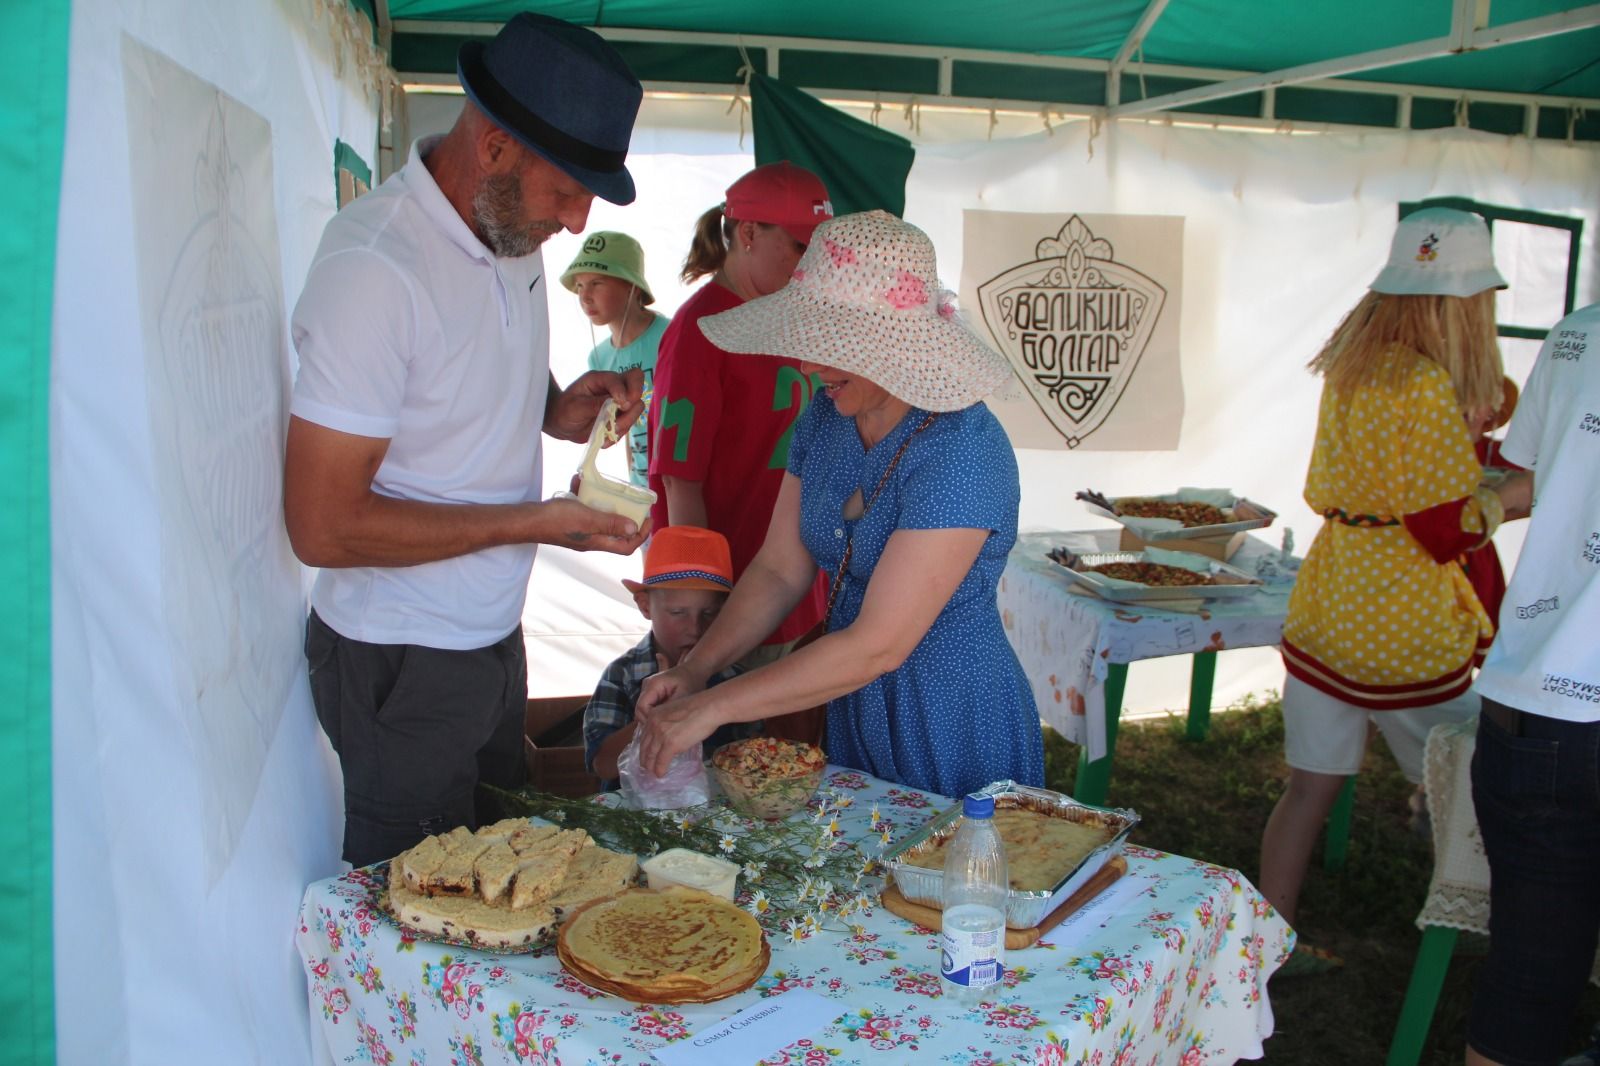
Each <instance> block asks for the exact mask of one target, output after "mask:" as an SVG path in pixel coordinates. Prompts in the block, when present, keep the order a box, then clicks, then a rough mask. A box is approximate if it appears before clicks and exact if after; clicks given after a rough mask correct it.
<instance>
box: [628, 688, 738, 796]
mask: <svg viewBox="0 0 1600 1066" xmlns="http://www.w3.org/2000/svg"><path fill="white" fill-rule="evenodd" d="M657 676H660V675H657ZM637 720H638V722H639V723H640V725H639V728H640V729H641V730H642V732H641V733H640V734H639V763H640V765H642V766H643V767H644V768H645V769H647V770H649V771H650V772H651V773H653V774H655V775H656V776H657V777H660V776H662V775H664V774H665V773H666V772H667V767H669V766H671V765H672V760H673V759H675V758H677V757H678V756H679V755H680V754H682V753H683V752H685V751H687V750H688V749H689V748H691V747H693V746H695V745H696V744H699V743H700V742H701V741H703V740H705V739H706V738H707V737H709V736H710V735H711V734H712V733H714V732H716V730H717V725H718V723H717V721H716V717H715V715H714V714H713V713H712V711H711V709H710V708H709V707H708V706H706V705H705V702H704V699H703V697H702V696H700V695H698V694H696V695H693V696H685V697H682V698H680V699H674V700H670V701H669V702H666V703H661V704H657V705H656V706H655V707H653V708H652V709H650V710H648V711H643V712H640V713H639V714H638V719H637Z"/></svg>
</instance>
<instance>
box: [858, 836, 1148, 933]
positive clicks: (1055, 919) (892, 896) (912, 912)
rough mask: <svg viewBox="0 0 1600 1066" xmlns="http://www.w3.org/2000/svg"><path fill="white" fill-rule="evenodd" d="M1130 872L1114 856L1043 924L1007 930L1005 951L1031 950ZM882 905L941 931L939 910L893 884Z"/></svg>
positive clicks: (1122, 862)
mask: <svg viewBox="0 0 1600 1066" xmlns="http://www.w3.org/2000/svg"><path fill="white" fill-rule="evenodd" d="M1127 872H1128V860H1127V859H1125V858H1123V857H1122V856H1121V855H1117V856H1114V857H1113V858H1112V860H1111V861H1110V862H1108V863H1106V864H1105V865H1104V866H1102V867H1101V868H1100V870H1099V871H1098V872H1097V873H1096V874H1095V875H1094V876H1093V877H1091V878H1089V880H1087V881H1085V882H1084V883H1083V884H1082V885H1080V886H1079V887H1078V890H1077V891H1076V892H1074V893H1073V894H1072V895H1070V896H1068V897H1067V898H1066V899H1064V900H1062V901H1061V905H1060V906H1058V907H1057V908H1056V909H1055V910H1053V911H1051V912H1050V913H1049V914H1047V915H1045V917H1044V920H1043V921H1041V922H1040V923H1039V924H1038V925H1036V926H1034V927H1033V928H1031V929H1011V928H1007V929H1006V950H1007V951H1016V950H1019V949H1021V948H1031V947H1033V945H1034V944H1035V943H1037V942H1038V940H1039V938H1040V937H1041V936H1043V935H1044V934H1045V933H1047V932H1049V931H1050V930H1051V929H1053V928H1055V927H1056V926H1057V925H1059V924H1060V922H1061V920H1062V919H1063V918H1065V917H1066V916H1067V915H1069V914H1071V913H1072V912H1073V911H1076V910H1079V909H1081V908H1082V907H1083V906H1084V905H1085V904H1087V903H1088V902H1089V901H1090V900H1092V899H1094V898H1095V897H1096V896H1098V895H1099V894H1100V893H1102V892H1104V891H1105V890H1106V889H1107V888H1109V887H1110V886H1111V884H1112V882H1114V881H1115V880H1116V879H1117V878H1119V877H1121V876H1122V875H1123V874H1125V873H1127ZM882 898H883V905H884V906H885V907H887V908H888V909H889V910H890V911H891V912H892V913H894V914H898V915H899V916H900V917H902V918H904V919H905V920H906V921H908V922H916V923H917V924H918V925H920V926H922V927H923V928H925V929H932V930H933V931H934V932H938V931H939V924H940V917H941V916H940V913H939V911H938V910H937V909H935V908H933V907H929V906H927V905H925V904H922V903H912V902H911V901H910V900H908V899H906V898H905V897H904V896H902V895H901V894H900V890H899V889H898V888H896V887H895V886H894V885H893V884H892V883H891V884H890V885H889V886H888V887H886V888H885V889H884V890H883V897H882Z"/></svg>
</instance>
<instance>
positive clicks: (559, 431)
mask: <svg viewBox="0 0 1600 1066" xmlns="http://www.w3.org/2000/svg"><path fill="white" fill-rule="evenodd" d="M643 397H644V371H643V370H640V369H639V368H638V367H635V368H634V369H632V370H629V371H626V372H625V373H621V374H614V373H612V372H611V371H609V370H591V371H589V372H588V373H586V374H584V375H583V376H582V377H580V378H578V379H577V380H576V381H574V382H573V383H572V384H571V385H568V386H567V387H566V388H565V389H563V388H561V387H560V386H559V385H557V384H556V379H555V377H554V376H553V375H552V376H551V378H550V394H549V398H548V399H546V401H545V405H544V431H545V432H546V433H548V434H550V436H552V437H556V438H559V439H561V440H570V441H574V442H576V443H578V444H583V443H585V442H586V441H588V439H589V430H590V429H592V428H593V427H594V420H595V418H597V417H598V416H599V414H600V407H601V405H603V404H604V403H605V402H606V400H608V399H611V400H615V401H617V437H618V438H619V439H621V438H622V437H623V436H625V434H624V433H623V431H624V430H625V429H627V428H628V427H629V426H631V425H633V422H634V419H636V418H638V417H639V414H640V412H642V411H643V410H644V398H643Z"/></svg>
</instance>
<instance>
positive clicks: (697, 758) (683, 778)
mask: <svg viewBox="0 0 1600 1066" xmlns="http://www.w3.org/2000/svg"><path fill="white" fill-rule="evenodd" d="M643 735H644V730H642V729H636V730H634V731H633V739H632V740H630V741H628V746H627V747H626V748H623V749H622V754H621V755H619V756H617V775H618V776H619V777H620V778H621V780H622V798H623V799H624V800H626V801H627V803H628V804H629V806H632V807H636V808H638V809H640V810H674V809H676V808H678V807H695V806H698V805H700V804H702V803H705V802H707V801H709V800H710V799H711V780H710V778H708V777H707V776H706V767H705V762H704V759H703V756H702V755H701V752H700V745H699V744H693V745H691V746H689V747H688V748H686V749H684V750H683V751H682V752H680V753H679V754H678V756H677V757H676V758H674V759H673V760H672V764H671V765H670V766H668V767H667V772H666V773H665V774H663V775H662V776H660V777H657V776H656V775H655V774H653V773H651V772H650V771H649V770H648V769H646V768H645V767H644V766H643V765H642V764H641V763H640V761H639V738H640V737H641V736H643Z"/></svg>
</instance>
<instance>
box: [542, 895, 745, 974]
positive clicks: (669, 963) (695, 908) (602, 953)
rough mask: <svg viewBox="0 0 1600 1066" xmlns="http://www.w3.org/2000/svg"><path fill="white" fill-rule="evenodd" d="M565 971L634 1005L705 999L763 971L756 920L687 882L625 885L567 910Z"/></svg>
mask: <svg viewBox="0 0 1600 1066" xmlns="http://www.w3.org/2000/svg"><path fill="white" fill-rule="evenodd" d="M556 953H557V955H558V956H559V957H560V959H561V963H562V965H564V966H565V967H566V968H567V969H568V971H570V972H571V973H572V974H573V975H574V976H576V977H577V978H578V979H579V980H581V981H583V982H584V983H585V984H587V985H589V986H590V987H591V988H597V989H599V990H600V991H602V992H610V993H611V994H612V995H615V996H621V997H622V998H623V999H626V1000H630V1001H632V1002H634V1003H711V1002H714V1001H716V1000H719V999H724V998H726V997H728V996H731V995H734V994H735V993H738V992H743V991H744V990H745V989H747V988H749V987H750V986H751V985H753V984H755V983H756V981H757V980H758V979H759V978H760V977H761V975H762V974H764V973H766V972H767V964H768V963H769V962H770V961H771V959H772V949H771V948H770V947H769V946H768V944H767V938H766V936H765V935H764V934H763V933H762V932H761V926H760V925H758V924H757V923H756V920H755V919H754V918H753V917H751V916H750V915H749V914H747V913H745V912H744V911H743V910H740V909H739V908H738V907H735V906H734V905H733V904H731V903H729V902H728V901H727V900H724V899H721V898H719V897H717V896H713V895H711V894H710V893H708V892H701V891H699V890H698V889H693V888H668V889H663V890H661V891H655V890H652V889H647V888H635V889H629V890H628V891H626V892H623V893H620V894H619V895H615V896H611V897H608V898H605V899H597V900H594V901H592V902H590V903H587V904H585V905H583V906H581V907H579V908H577V909H576V910H575V911H573V912H572V915H571V917H570V918H569V919H568V920H567V922H566V924H564V925H563V926H562V927H561V935H560V937H559V938H558V939H557V942H556Z"/></svg>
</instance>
